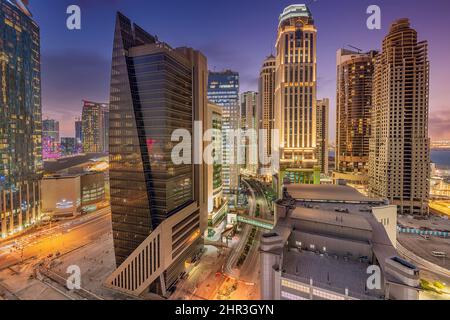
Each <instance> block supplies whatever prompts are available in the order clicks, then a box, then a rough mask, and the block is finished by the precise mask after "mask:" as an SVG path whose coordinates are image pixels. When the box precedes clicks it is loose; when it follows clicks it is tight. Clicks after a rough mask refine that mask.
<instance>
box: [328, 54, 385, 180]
mask: <svg viewBox="0 0 450 320" xmlns="http://www.w3.org/2000/svg"><path fill="white" fill-rule="evenodd" d="M376 54H377V52H376V51H370V52H367V53H361V52H356V51H351V50H347V49H340V50H339V51H338V52H337V98H336V119H337V121H336V123H337V126H336V172H335V173H334V178H335V179H345V180H347V181H348V182H349V183H352V184H358V185H367V184H368V179H369V177H368V175H367V174H368V163H369V139H370V117H371V110H372V82H373V71H374V70H373V68H374V62H375V55H376Z"/></svg>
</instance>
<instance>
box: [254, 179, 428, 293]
mask: <svg viewBox="0 0 450 320" xmlns="http://www.w3.org/2000/svg"><path fill="white" fill-rule="evenodd" d="M284 187H285V188H284V190H285V193H284V198H283V199H281V200H280V201H278V202H277V203H276V204H275V210H276V212H277V215H276V216H277V221H276V222H275V226H274V228H273V230H272V231H271V232H268V233H266V234H264V235H263V236H262V237H261V245H260V254H261V258H260V264H261V299H262V300H418V299H419V292H420V269H418V268H417V267H416V266H414V265H413V264H411V263H410V262H408V261H405V260H404V259H402V258H401V257H400V256H399V254H398V252H397V250H396V249H395V246H396V244H397V208H396V206H395V205H388V202H387V201H385V200H382V199H372V198H368V197H365V196H363V195H361V194H360V193H359V192H358V191H357V190H355V189H354V188H351V187H349V186H340V185H298V184H297V185H293V184H290V185H289V184H288V185H285V186H284ZM293 203H294V205H292V204H293ZM295 203H296V204H295ZM336 207H338V208H339V209H340V212H337V211H336V209H335V208H336ZM371 269H372V272H370V275H368V274H369V270H371ZM377 269H378V272H377V273H375V272H376V271H374V270H377ZM375 274H377V275H378V276H379V278H378V279H379V286H374V287H372V286H371V285H369V283H371V282H370V281H368V279H370V276H371V275H375ZM372 279H374V278H372ZM372 283H373V282H372Z"/></svg>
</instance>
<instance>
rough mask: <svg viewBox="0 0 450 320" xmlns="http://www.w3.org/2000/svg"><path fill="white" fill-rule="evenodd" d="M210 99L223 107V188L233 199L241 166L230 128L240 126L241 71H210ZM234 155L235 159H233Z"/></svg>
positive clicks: (233, 128) (235, 128) (234, 128)
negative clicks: (230, 137)
mask: <svg viewBox="0 0 450 320" xmlns="http://www.w3.org/2000/svg"><path fill="white" fill-rule="evenodd" d="M208 100H209V101H211V102H212V103H214V104H216V105H218V106H221V107H222V111H223V113H222V130H223V135H222V137H223V150H222V152H223V166H222V170H223V188H224V193H225V195H226V196H227V197H228V198H229V199H230V200H232V199H233V198H234V197H233V196H232V195H233V194H235V193H236V192H237V189H238V185H239V166H238V164H237V141H235V145H234V150H233V149H232V148H233V146H232V144H230V143H229V141H228V140H229V137H228V133H229V131H230V130H237V129H239V128H240V104H239V73H237V72H234V71H231V70H225V71H220V72H212V71H210V72H209V76H208ZM232 157H234V159H232Z"/></svg>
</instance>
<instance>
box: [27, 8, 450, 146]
mask: <svg viewBox="0 0 450 320" xmlns="http://www.w3.org/2000/svg"><path fill="white" fill-rule="evenodd" d="M305 2H306V3H311V5H310V8H311V11H312V13H313V16H314V19H315V22H316V25H317V28H318V48H317V50H318V98H323V97H329V98H330V99H331V111H330V123H331V127H330V139H331V141H333V140H334V137H335V118H336V116H335V96H336V93H335V91H336V51H337V49H339V48H341V47H343V46H346V45H348V44H351V45H354V46H356V47H359V48H361V49H363V50H370V49H379V48H380V47H381V41H382V39H383V37H384V36H385V35H386V33H387V31H388V29H389V25H390V24H391V22H392V21H393V20H395V19H398V18H403V17H406V18H410V20H411V24H412V26H413V27H414V28H415V29H416V30H417V31H418V33H419V39H420V40H428V41H429V48H430V61H431V86H430V136H431V137H432V139H445V138H447V139H450V112H449V111H448V110H449V101H450V90H449V89H450V87H449V84H450V62H449V52H450V37H449V33H450V19H449V18H448V15H449V13H450V1H448V0H429V1H423V0H422V1H419V0H384V1H375V0H369V1H366V0H317V1H315V2H313V1H309V0H308V1H305ZM292 3H296V2H291V1H285V0H279V1H275V0H270V1H268V0H240V1H237V0H227V1H204V0H195V1H194V0H189V1H187V0H184V1H178V0H173V1H167V0H166V1H161V0H39V1H37V0H31V1H30V10H31V11H32V13H33V14H34V18H35V20H36V21H37V23H38V24H39V25H40V27H41V51H42V90H43V91H42V93H43V114H44V117H51V118H55V119H57V120H60V121H61V136H73V135H74V125H73V121H74V118H75V117H77V116H79V115H80V114H81V100H82V99H87V100H94V101H100V102H107V101H108V100H109V76H110V60H111V52H112V40H113V32H114V19H115V13H116V11H118V10H119V11H122V12H123V13H124V14H125V15H127V16H129V17H130V18H131V19H132V20H133V21H134V22H136V23H137V24H139V25H140V26H141V27H143V28H144V29H146V30H147V31H148V32H150V33H152V34H156V35H158V37H159V38H160V39H161V40H163V41H165V42H167V43H169V44H170V45H171V46H173V47H176V46H183V45H187V46H190V47H193V48H196V49H199V50H201V51H202V52H203V53H204V54H205V55H206V56H207V57H208V63H209V67H210V69H216V70H221V69H224V68H230V69H233V70H235V71H238V72H239V73H240V75H241V91H242V92H244V91H247V90H257V78H258V75H259V69H260V67H261V63H262V61H263V60H264V58H265V57H266V56H267V55H269V54H270V53H273V52H274V42H275V37H276V31H277V30H276V28H277V19H278V16H279V14H280V13H281V12H282V10H283V8H284V7H286V6H287V5H289V4H292ZM297 3H302V1H299V2H297ZM71 4H77V5H79V6H80V7H81V10H82V30H79V31H69V30H68V29H67V28H66V26H65V22H66V18H67V15H66V8H67V7H68V6H69V5H71ZM371 4H377V5H379V6H380V7H381V10H382V29H381V30H375V31H373V30H368V29H367V28H366V19H367V17H368V15H367V14H366V9H367V7H368V6H369V5H371Z"/></svg>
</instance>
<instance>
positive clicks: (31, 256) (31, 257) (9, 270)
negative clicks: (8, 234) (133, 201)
mask: <svg viewBox="0 0 450 320" xmlns="http://www.w3.org/2000/svg"><path fill="white" fill-rule="evenodd" d="M110 214H111V212H110V208H109V207H108V208H104V209H101V210H99V211H97V212H94V213H91V214H89V215H86V216H82V217H79V218H76V219H75V220H71V221H65V222H60V223H55V224H53V225H51V226H50V225H49V226H48V227H47V228H42V229H41V230H39V231H37V232H35V233H29V234H27V235H24V236H22V237H20V238H17V239H14V240H12V241H5V242H2V243H0V296H2V295H3V296H5V297H7V296H9V297H11V296H12V297H15V298H17V299H44V298H49V299H77V298H80V297H79V296H77V295H73V294H68V293H67V292H66V290H65V289H64V288H63V287H62V286H60V285H58V284H56V283H52V282H51V281H48V279H44V280H43V281H42V280H38V279H36V278H35V270H36V266H37V265H39V264H41V263H43V262H45V261H46V262H48V263H49V265H52V263H50V261H51V260H53V262H59V263H63V261H64V260H65V259H66V257H71V256H72V255H74V254H75V253H76V252H78V251H80V250H82V249H83V248H84V247H88V246H91V245H93V244H95V243H96V241H97V240H99V241H100V246H101V247H104V246H105V244H107V246H108V247H109V248H108V250H109V251H111V253H112V249H113V247H112V241H110V242H108V241H107V240H106V237H108V236H110V234H111V217H110ZM77 260H80V261H75V262H74V263H76V264H78V263H80V264H82V262H83V261H81V260H82V257H78V258H77ZM91 268H94V267H93V266H91ZM113 268H114V263H113V262H112V264H111V267H110V268H109V269H111V270H112V269H113ZM62 271H64V272H62V275H65V270H62ZM100 286H101V284H100Z"/></svg>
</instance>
